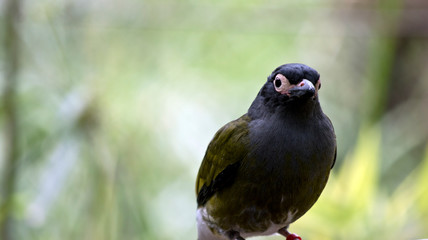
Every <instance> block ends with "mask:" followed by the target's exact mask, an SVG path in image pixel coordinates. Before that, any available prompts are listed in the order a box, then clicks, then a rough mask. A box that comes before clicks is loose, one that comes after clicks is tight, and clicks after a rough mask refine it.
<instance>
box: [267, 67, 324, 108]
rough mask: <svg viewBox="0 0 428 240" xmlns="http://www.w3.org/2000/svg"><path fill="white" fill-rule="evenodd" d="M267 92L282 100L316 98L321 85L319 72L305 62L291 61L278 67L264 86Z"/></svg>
mask: <svg viewBox="0 0 428 240" xmlns="http://www.w3.org/2000/svg"><path fill="white" fill-rule="evenodd" d="M264 87H265V88H266V92H265V93H266V94H268V95H270V97H272V98H278V99H280V101H288V102H292V101H304V100H308V99H313V100H315V99H316V98H317V96H318V90H319V89H320V87H321V81H320V75H319V73H318V72H317V71H316V70H315V69H313V68H311V67H308V66H306V65H304V64H299V63H291V64H284V65H281V66H279V67H277V68H276V69H275V70H274V71H273V72H272V74H270V75H269V77H268V80H267V82H266V84H265V86H264Z"/></svg>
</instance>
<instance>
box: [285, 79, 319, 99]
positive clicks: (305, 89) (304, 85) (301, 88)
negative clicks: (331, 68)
mask: <svg viewBox="0 0 428 240" xmlns="http://www.w3.org/2000/svg"><path fill="white" fill-rule="evenodd" d="M289 94H290V97H298V98H301V97H312V96H314V95H315V86H314V84H312V83H311V81H309V80H307V79H303V80H302V81H301V82H300V83H298V84H297V85H296V86H295V87H293V88H291V89H290V90H289Z"/></svg>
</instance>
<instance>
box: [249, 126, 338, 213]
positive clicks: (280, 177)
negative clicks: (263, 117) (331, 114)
mask: <svg viewBox="0 0 428 240" xmlns="http://www.w3.org/2000/svg"><path fill="white" fill-rule="evenodd" d="M250 139H251V143H252V144H251V145H252V146H253V147H252V149H251V152H250V155H249V161H247V163H246V164H245V166H244V167H245V168H247V171H248V172H249V173H250V174H248V175H247V176H249V179H248V181H249V182H252V183H254V184H255V185H256V184H257V182H264V183H266V185H264V186H261V188H260V189H259V190H260V192H261V193H268V194H270V195H271V196H275V197H274V198H276V200H274V201H276V202H278V203H280V204H281V203H285V204H287V205H290V202H289V201H291V200H290V199H288V200H287V199H286V198H290V196H291V197H293V198H294V199H297V198H299V197H300V196H301V197H302V198H303V197H304V196H306V197H310V196H311V195H314V196H316V195H319V192H320V191H321V190H322V188H323V187H324V185H323V184H325V182H326V179H327V177H328V174H329V171H330V168H331V165H332V163H333V159H334V148H335V142H334V133H332V130H330V129H329V128H328V127H324V126H322V125H319V124H303V123H302V124H296V125H291V124H290V125H285V126H281V125H279V124H275V123H264V124H260V125H259V126H258V127H257V130H255V131H254V132H250ZM318 185H319V186H318Z"/></svg>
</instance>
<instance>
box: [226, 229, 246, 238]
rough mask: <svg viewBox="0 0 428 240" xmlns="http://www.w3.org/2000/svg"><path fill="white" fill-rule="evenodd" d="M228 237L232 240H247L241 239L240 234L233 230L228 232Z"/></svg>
mask: <svg viewBox="0 0 428 240" xmlns="http://www.w3.org/2000/svg"><path fill="white" fill-rule="evenodd" d="M227 236H228V237H229V239H230V240H245V238H243V237H241V235H240V234H239V232H237V231H233V230H230V231H228V233H227Z"/></svg>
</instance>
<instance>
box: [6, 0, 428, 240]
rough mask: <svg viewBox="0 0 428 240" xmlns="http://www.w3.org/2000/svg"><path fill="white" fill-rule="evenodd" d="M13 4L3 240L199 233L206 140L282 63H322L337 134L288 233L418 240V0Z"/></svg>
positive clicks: (422, 119)
mask: <svg viewBox="0 0 428 240" xmlns="http://www.w3.org/2000/svg"><path fill="white" fill-rule="evenodd" d="M21 2H22V8H21V18H20V20H19V22H18V24H17V28H18V31H19V43H20V51H19V52H20V53H19V54H20V68H19V74H18V82H17V84H18V85H17V86H18V87H17V99H18V100H17V110H18V113H17V114H18V116H19V118H18V122H17V124H18V129H19V136H18V137H19V138H18V139H19V141H18V143H19V144H18V149H19V154H18V165H17V176H16V178H17V182H16V185H15V191H14V194H13V196H12V199H13V206H12V209H11V211H10V212H11V214H12V215H11V218H12V219H13V221H12V223H13V224H12V225H11V228H12V233H13V234H12V236H13V239H35V240H42V239H43V240H45V239H88V240H89V239H106V240H108V239H196V226H195V216H194V214H195V209H196V200H195V193H194V180H195V177H196V173H197V170H198V167H199V164H200V161H201V160H202V157H203V154H204V151H205V149H206V147H207V145H208V143H209V141H210V139H211V137H212V136H213V135H214V133H215V132H216V130H217V129H218V128H220V127H221V126H222V125H223V124H225V123H226V122H228V121H230V120H232V119H235V118H238V117H239V116H241V115H242V114H243V113H245V111H246V110H247V108H248V107H249V105H250V103H251V102H252V100H253V99H254V97H255V95H256V94H257V92H258V90H259V89H260V87H261V86H262V84H263V83H264V81H265V80H266V77H267V76H268V74H269V73H270V72H271V71H272V70H273V69H274V68H275V67H277V66H279V65H281V64H283V63H289V62H301V63H305V64H307V65H309V66H312V67H314V68H315V69H317V70H318V71H319V72H320V73H321V79H322V89H321V92H320V95H321V104H322V107H323V109H324V112H325V113H326V114H327V115H329V116H330V118H331V120H332V122H333V123H334V125H335V129H336V132H337V141H338V160H337V165H336V167H335V168H334V170H333V173H332V176H331V179H330V181H329V183H328V184H327V187H326V189H325V191H324V192H323V194H322V195H321V198H320V199H319V201H318V202H317V204H316V205H315V206H314V208H313V209H312V210H311V211H309V212H308V213H307V214H306V215H305V216H304V217H302V218H301V219H300V220H299V221H297V222H296V223H295V224H293V225H292V226H291V228H290V230H291V231H293V232H296V233H299V234H300V235H301V236H302V237H303V238H304V239H317V240H321V239H418V238H424V237H425V238H427V237H428V224H427V223H428V186H427V184H428V145H427V136H428V134H427V133H428V124H427V122H428V109H427V107H426V106H428V105H427V104H428V94H427V92H428V81H427V80H428V68H426V66H427V65H428V57H427V56H428V51H427V44H428V41H427V36H428V31H427V29H425V26H424V24H423V23H424V22H425V23H426V22H427V21H428V18H427V17H426V16H428V14H427V13H428V6H427V5H426V4H425V6H422V7H421V6H417V5H412V4H409V2H410V1H398V0H396V1H360V2H358V1H355V2H353V1H331V0H328V1H317V0H304V1H295V2H293V1H288V2H287V1H239V0H236V1H192V0H183V1H172V0H171V1H170V0H161V1H154V0H147V1H142V0H141V1H139V0H124V1H111V0H96V1H83V0H74V1H72V0H57V1H53V0H40V1H29V0H21ZM422 5H423V4H422ZM0 7H1V8H2V15H1V17H2V22H4V21H5V16H6V15H5V14H4V9H5V7H4V4H3V5H0ZM421 11H422V12H421ZM421 16H422V17H421ZM425 25H426V24H425ZM3 29H4V26H3V25H2V26H1V29H0V30H1V31H2V38H7V37H8V36H5V34H3V32H4V31H3ZM4 50H5V48H4V47H3V46H2V48H1V53H0V54H1V55H0V56H1V58H0V60H1V61H2V64H3V65H2V66H4V63H6V62H7V61H8V59H7V56H6V55H5V51H4ZM0 72H1V73H2V74H1V78H2V81H6V80H7V79H5V75H4V74H3V72H5V69H4V67H2V68H1V69H0ZM2 94H3V95H4V94H5V93H4V92H3V93H2ZM5 114H6V112H5V111H4V109H3V108H2V109H0V117H1V118H0V123H2V128H1V133H2V135H4V132H5V128H4V127H3V126H5V125H4V117H5ZM7 141H8V139H7V138H6V137H2V138H1V140H0V143H1V146H2V147H1V148H0V153H2V155H3V152H5V147H4V146H7V144H6V142H7ZM0 163H1V165H0V170H2V172H3V171H4V169H5V167H4V166H5V164H7V163H6V161H4V160H3V158H1V161H0ZM2 176H4V173H3V174H2ZM2 181H6V180H4V179H3V178H2ZM3 183H4V182H3ZM3 183H2V184H1V185H2V186H3V185H4V184H3ZM0 197H1V198H3V200H4V197H5V196H0ZM6 212H7V211H6V210H5V209H2V210H1V212H0V218H2V219H5V218H6V217H7V216H6ZM258 239H282V238H281V237H278V236H271V237H265V238H258Z"/></svg>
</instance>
